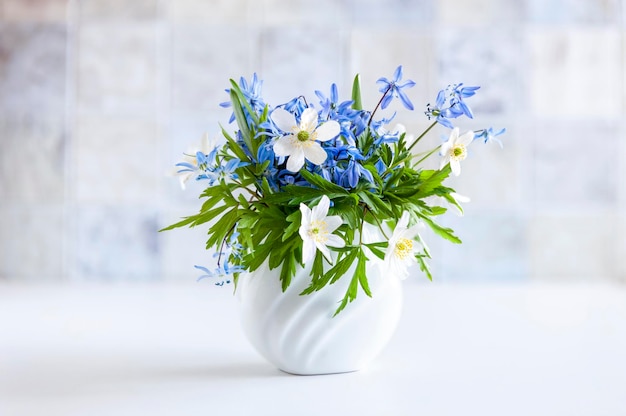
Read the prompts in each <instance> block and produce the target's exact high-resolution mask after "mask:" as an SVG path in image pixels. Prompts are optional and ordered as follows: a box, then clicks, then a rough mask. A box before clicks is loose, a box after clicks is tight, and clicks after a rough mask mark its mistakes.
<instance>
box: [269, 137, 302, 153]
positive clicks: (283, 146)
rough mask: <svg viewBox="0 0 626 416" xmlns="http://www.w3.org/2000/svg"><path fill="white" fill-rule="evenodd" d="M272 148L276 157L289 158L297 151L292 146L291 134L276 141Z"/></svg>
mask: <svg viewBox="0 0 626 416" xmlns="http://www.w3.org/2000/svg"><path fill="white" fill-rule="evenodd" d="M273 147H274V153H275V154H276V156H289V155H291V154H292V153H294V152H295V151H296V149H297V147H296V146H294V145H293V136H292V135H291V134H290V135H288V136H283V137H281V138H279V139H278V140H276V141H275V142H274V146H273Z"/></svg>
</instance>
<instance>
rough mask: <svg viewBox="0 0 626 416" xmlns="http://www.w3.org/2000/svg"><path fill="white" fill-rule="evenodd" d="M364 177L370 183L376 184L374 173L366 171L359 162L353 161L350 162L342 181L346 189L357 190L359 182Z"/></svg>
mask: <svg viewBox="0 0 626 416" xmlns="http://www.w3.org/2000/svg"><path fill="white" fill-rule="evenodd" d="M361 177H363V179H365V180H366V181H368V182H369V183H374V177H373V176H372V173H371V172H370V171H369V170H367V169H365V168H364V167H363V166H362V165H361V164H360V163H359V162H357V161H356V160H354V159H351V160H350V161H349V162H348V166H347V167H346V169H345V170H344V171H343V173H342V175H341V178H340V181H341V185H342V186H343V187H344V188H356V186H357V185H358V183H359V180H360V179H361Z"/></svg>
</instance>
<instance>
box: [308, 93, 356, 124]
mask: <svg viewBox="0 0 626 416" xmlns="http://www.w3.org/2000/svg"><path fill="white" fill-rule="evenodd" d="M315 95H317V98H319V99H320V106H321V107H322V109H321V110H320V118H321V119H322V120H327V119H331V120H335V121H337V122H341V121H344V120H347V119H348V117H349V116H348V113H347V112H348V111H353V110H352V109H351V108H350V106H351V105H352V103H353V102H354V101H351V100H349V101H344V102H342V103H339V94H338V92H337V85H336V84H334V83H333V84H332V85H331V86H330V97H326V96H325V95H324V93H322V92H321V91H318V90H316V91H315Z"/></svg>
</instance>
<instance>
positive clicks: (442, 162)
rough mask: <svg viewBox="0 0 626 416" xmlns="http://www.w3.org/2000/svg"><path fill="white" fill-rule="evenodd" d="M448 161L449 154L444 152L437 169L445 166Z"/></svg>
mask: <svg viewBox="0 0 626 416" xmlns="http://www.w3.org/2000/svg"><path fill="white" fill-rule="evenodd" d="M449 161H450V155H449V154H446V155H445V156H443V157H442V158H441V163H440V164H439V170H441V169H443V168H445V167H446V165H447V164H448V162H449Z"/></svg>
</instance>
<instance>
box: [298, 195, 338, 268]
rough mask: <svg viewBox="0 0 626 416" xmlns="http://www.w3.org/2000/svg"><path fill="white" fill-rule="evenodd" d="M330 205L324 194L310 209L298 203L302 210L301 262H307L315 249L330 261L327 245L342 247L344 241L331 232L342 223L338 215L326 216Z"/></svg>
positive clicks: (313, 256)
mask: <svg viewBox="0 0 626 416" xmlns="http://www.w3.org/2000/svg"><path fill="white" fill-rule="evenodd" d="M329 207H330V199H328V197H327V196H326V195H324V196H323V197H322V199H321V200H320V202H319V203H318V204H317V205H316V206H315V207H313V209H310V208H309V207H307V206H306V205H304V204H300V211H301V212H302V222H301V224H300V230H299V231H300V237H302V242H303V244H302V262H303V263H308V262H309V261H311V260H313V259H314V258H315V253H316V251H317V250H319V251H321V252H322V254H323V255H324V257H326V259H327V260H328V261H330V262H332V259H331V257H330V251H329V250H328V247H327V246H329V247H343V246H345V245H346V243H345V241H343V239H342V238H341V237H339V236H338V235H335V234H333V231H335V230H336V229H337V228H339V226H340V225H341V224H342V222H343V221H342V219H341V217H340V216H339V215H332V216H330V217H328V216H326V215H327V214H328V208H329Z"/></svg>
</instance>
